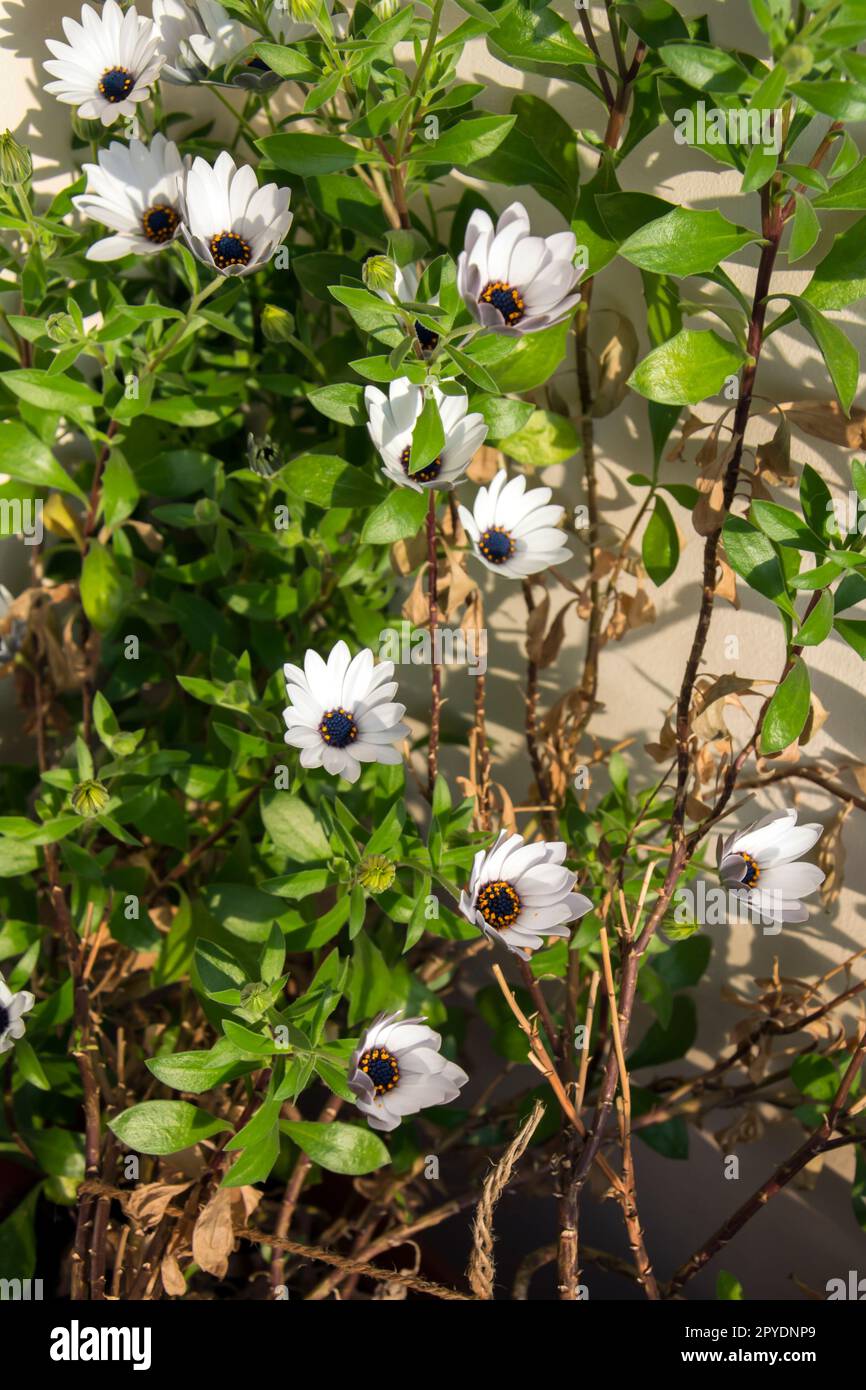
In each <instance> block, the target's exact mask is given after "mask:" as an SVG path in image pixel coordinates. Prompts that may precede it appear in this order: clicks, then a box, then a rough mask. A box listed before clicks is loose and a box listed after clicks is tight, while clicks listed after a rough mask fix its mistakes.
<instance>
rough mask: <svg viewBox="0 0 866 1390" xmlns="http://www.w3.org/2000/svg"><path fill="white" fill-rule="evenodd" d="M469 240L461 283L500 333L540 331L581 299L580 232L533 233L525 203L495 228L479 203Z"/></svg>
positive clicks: (476, 312)
mask: <svg viewBox="0 0 866 1390" xmlns="http://www.w3.org/2000/svg"><path fill="white" fill-rule="evenodd" d="M463 245H464V249H463V250H462V251H461V252H460V255H459V257H458V258H457V288H458V290H459V291H460V296H461V298H462V299H463V302H464V303H465V305H466V307H467V308H468V310H469V312H470V313H471V314H472V317H473V318H475V319H477V320H478V322H479V323H483V324H484V326H485V327H486V328H492V329H493V330H494V332H496V333H507V334H510V335H511V336H513V337H517V336H519V335H520V334H521V333H536V332H537V331H538V330H539V329H540V328H548V327H549V326H550V324H552V323H559V322H560V320H561V319H564V318H567V316H568V315H569V314H570V313H571V311H572V309H573V308H574V306H575V305H576V304H577V303H578V301H579V299H580V295H579V294H575V293H573V291H574V289H575V286H576V285H577V282H578V280H579V279H580V271H579V270H576V269H575V267H574V257H575V255H576V254H577V238H576V237H575V235H574V232H556V233H555V235H554V236H548V237H540V236H533V235H532V233H531V231H530V227H529V215H528V213H527V211H526V208H525V207H524V206H523V204H522V203H512V204H511V207H509V208H506V209H505V212H503V214H502V216H501V217H500V218H499V221H498V222H497V223H496V226H495V228H494V226H493V223H492V221H491V220H490V217H489V215H488V214H487V213H486V212H484V211H483V209H481V208H476V210H475V212H473V214H472V216H471V217H470V219H469V222H468V223H467V226H466V236H465V239H464V243H463Z"/></svg>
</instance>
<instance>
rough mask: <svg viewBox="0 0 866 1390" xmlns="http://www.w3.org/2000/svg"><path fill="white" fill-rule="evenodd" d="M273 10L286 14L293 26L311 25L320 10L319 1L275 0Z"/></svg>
mask: <svg viewBox="0 0 866 1390" xmlns="http://www.w3.org/2000/svg"><path fill="white" fill-rule="evenodd" d="M274 9H275V10H276V11H277V12H280V11H282V13H283V14H287V15H288V16H289V19H293V20H294V22H295V24H312V22H313V20H314V19H315V18H316V16H317V15H318V13H319V10H320V9H321V4H320V0H277V2H276V4H275V6H274Z"/></svg>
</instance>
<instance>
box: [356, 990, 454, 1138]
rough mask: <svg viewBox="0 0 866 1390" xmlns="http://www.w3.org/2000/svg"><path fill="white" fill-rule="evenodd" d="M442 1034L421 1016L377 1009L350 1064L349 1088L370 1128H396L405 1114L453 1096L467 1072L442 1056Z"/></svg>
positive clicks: (450, 1098)
mask: <svg viewBox="0 0 866 1390" xmlns="http://www.w3.org/2000/svg"><path fill="white" fill-rule="evenodd" d="M441 1046H442V1039H441V1037H440V1036H439V1034H438V1033H434V1032H433V1029H432V1028H428V1027H427V1026H426V1021H425V1020H424V1019H423V1018H403V1017H401V1015H400V1013H395V1014H380V1015H379V1017H378V1018H376V1019H374V1020H373V1022H372V1023H371V1024H370V1027H369V1028H368V1029H367V1031H366V1033H365V1034H364V1036H363V1037H362V1039H361V1041H360V1043H359V1044H358V1048H357V1050H356V1051H355V1053H354V1054H353V1056H352V1061H351V1063H350V1065H349V1078H348V1079H349V1088H350V1090H352V1091H354V1093H355V1095H356V1096H357V1098H358V1099H357V1106H358V1109H359V1110H360V1111H361V1112H362V1114H364V1115H366V1116H367V1123H368V1124H369V1126H370V1128H371V1129H380V1130H385V1131H389V1130H392V1129H396V1128H397V1126H398V1125H399V1123H400V1121H401V1120H402V1119H403V1116H404V1115H417V1113H418V1111H419V1110H426V1109H427V1107H428V1106H430V1105H445V1104H447V1102H448V1101H452V1100H456V1099H457V1097H458V1095H459V1094H460V1089H461V1087H463V1086H465V1085H466V1082H467V1081H468V1080H469V1077H468V1076H467V1075H466V1072H465V1071H464V1070H463V1068H462V1067H458V1066H457V1065H456V1063H454V1062H449V1061H448V1059H447V1058H446V1057H443V1056H442V1053H441V1052H440V1050H439V1049H440V1048H441Z"/></svg>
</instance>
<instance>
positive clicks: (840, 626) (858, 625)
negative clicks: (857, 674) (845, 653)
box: [833, 618, 866, 661]
mask: <svg viewBox="0 0 866 1390" xmlns="http://www.w3.org/2000/svg"><path fill="white" fill-rule="evenodd" d="M833 627H834V629H835V631H836V632H838V634H839V636H840V637H841V638H842V639H843V641H845V642H847V643H848V646H849V647H851V648H852V650H853V651H855V652H856V653H857V655H858V656H859V657H860V658H861V660H862V661H866V622H864V620H863V619H862V618H837V619H836V621H835V623H834V624H833Z"/></svg>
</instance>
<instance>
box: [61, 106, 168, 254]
mask: <svg viewBox="0 0 866 1390" xmlns="http://www.w3.org/2000/svg"><path fill="white" fill-rule="evenodd" d="M98 158H99V163H98V164H85V165H84V172H85V173H86V175H87V190H86V192H84V193H81V194H79V195H78V197H77V198H73V199H72V201H73V203H74V204H75V206H76V207H77V208H78V209H79V211H81V212H83V213H84V215H85V217H92V218H93V219H94V221H96V222H103V223H105V225H106V226H107V227H113V228H114V229H115V231H114V236H109V237H104V238H103V239H102V241H97V242H94V244H93V245H92V246H91V247H89V249H88V252H87V259H88V260H89V261H115V260H117V259H118V258H119V257H120V256H128V255H129V254H130V253H131V252H132V253H134V254H136V255H139V256H150V255H153V254H155V252H157V251H161V250H162V248H163V247H164V246H168V245H169V243H170V242H172V241H174V239H175V237H176V236H177V235H178V234H179V232H180V182H181V176H182V174H183V161H182V160H181V157H180V154H179V153H178V149H177V145H175V144H174V143H173V142H172V141H171V140H166V138H165V136H164V135H160V134H159V133H157V134H156V135H154V137H153V139H152V141H151V143H150V148H148V147H147V145H144V144H142V142H141V141H140V140H131V141H130V142H129V144H128V145H121V144H120V143H119V141H117V140H115V141H112V143H111V144H110V145H109V147H108V149H107V150H100V151H99V156H98Z"/></svg>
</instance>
